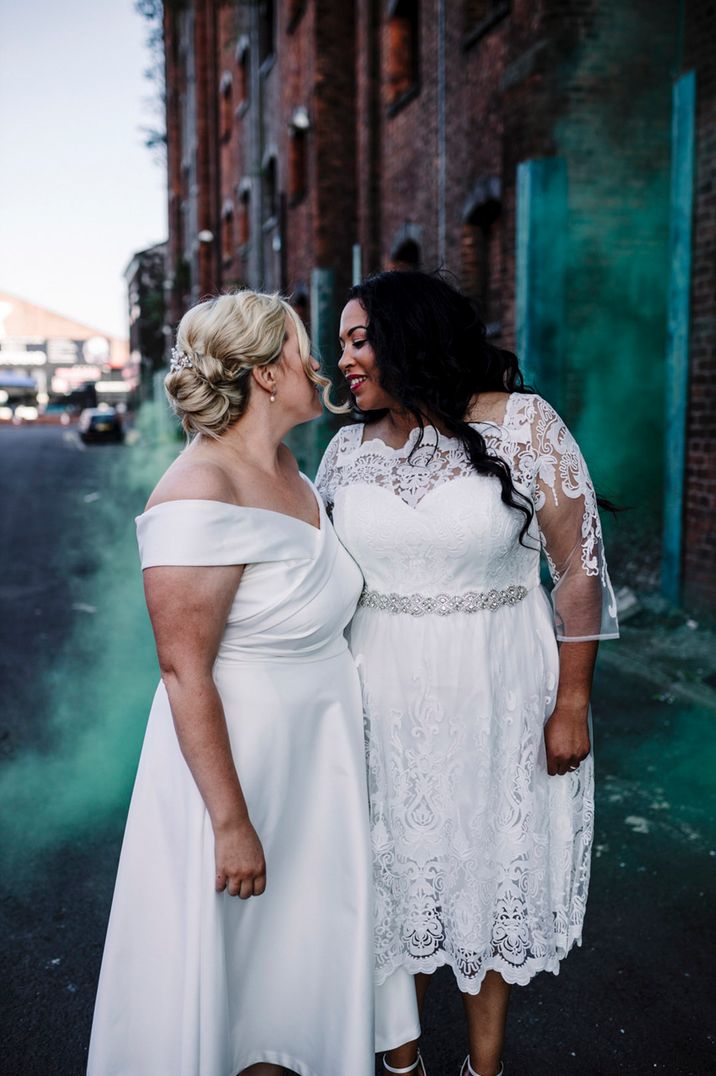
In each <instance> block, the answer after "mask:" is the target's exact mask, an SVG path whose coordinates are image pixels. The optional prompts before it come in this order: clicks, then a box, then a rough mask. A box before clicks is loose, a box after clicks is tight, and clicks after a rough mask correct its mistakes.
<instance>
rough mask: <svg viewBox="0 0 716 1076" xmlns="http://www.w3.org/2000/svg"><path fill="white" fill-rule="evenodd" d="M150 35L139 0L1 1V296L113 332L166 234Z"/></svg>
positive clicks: (122, 325) (123, 321)
mask: <svg viewBox="0 0 716 1076" xmlns="http://www.w3.org/2000/svg"><path fill="white" fill-rule="evenodd" d="M146 34H147V26H146V23H145V20H144V19H143V18H142V17H141V16H140V15H138V14H137V13H136V12H135V10H134V4H133V0H62V2H61V3H58V2H57V0H20V2H17V3H16V2H14V0H0V291H8V292H11V293H13V294H15V295H18V296H20V297H22V298H23V299H28V300H30V301H32V302H34V303H37V304H38V305H39V306H46V307H48V308H49V309H51V310H54V311H56V312H57V313H60V314H64V315H65V316H67V317H71V318H74V319H76V320H78V321H82V322H85V323H87V324H89V325H92V326H93V327H95V328H98V329H102V330H104V331H105V332H108V333H112V334H113V335H117V336H126V335H127V314H126V307H127V289H126V284H125V281H124V278H123V275H122V274H123V271H124V269H125V268H126V266H127V264H128V262H129V260H130V258H131V256H132V254H133V253H134V252H135V251H137V250H142V249H144V248H145V247H148V246H151V245H152V244H154V243H157V242H161V241H162V240H163V239H165V238H166V232H167V223H166V179H165V171H164V167H163V165H161V164H158V163H157V162H156V160H155V158H154V156H153V154H152V151H150V150H148V149H147V148H146V147H145V146H144V141H143V140H144V135H143V133H142V131H141V128H142V127H143V126H154V125H156V123H157V117H156V115H155V113H153V111H152V106H151V99H152V96H153V95H154V94H155V93H156V91H155V88H154V85H153V84H152V83H151V82H150V81H148V80H147V79H146V78H144V75H143V72H144V69H145V68H146V67H147V66H148V65H149V62H150V57H149V54H148V51H147V49H146V46H145V39H146Z"/></svg>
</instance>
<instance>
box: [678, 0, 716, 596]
mask: <svg viewBox="0 0 716 1076" xmlns="http://www.w3.org/2000/svg"><path fill="white" fill-rule="evenodd" d="M714 41H716V8H715V7H714V5H713V3H711V2H709V0H690V2H687V4H686V36H685V43H686V48H685V54H684V63H683V69H684V70H685V71H687V70H690V69H694V70H695V71H696V174H695V192H694V193H695V203H694V220H693V228H694V232H693V252H692V270H691V272H692V285H691V347H690V352H691V363H690V384H689V419H688V426H687V455H686V503H685V519H684V548H685V555H684V591H685V599H686V601H687V602H688V603H689V604H690V605H693V606H695V607H702V608H703V607H706V608H709V609H711V610H713V609H714V606H715V605H716V62H715V60H714Z"/></svg>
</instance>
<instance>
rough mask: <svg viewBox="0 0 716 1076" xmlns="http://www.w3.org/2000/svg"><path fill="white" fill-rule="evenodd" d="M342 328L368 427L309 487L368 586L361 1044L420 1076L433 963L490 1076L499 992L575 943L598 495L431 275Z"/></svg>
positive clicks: (411, 280)
mask: <svg viewBox="0 0 716 1076" xmlns="http://www.w3.org/2000/svg"><path fill="white" fill-rule="evenodd" d="M340 338H341V347H342V357H341V359H340V364H339V365H340V369H341V371H342V373H343V374H344V376H345V378H346V379H347V381H348V385H349V387H350V391H351V393H352V394H353V397H354V399H355V402H356V404H357V406H358V408H359V409H360V411H361V412H362V413H363V414H362V416H361V417H362V421H361V422H359V423H357V424H355V425H350V426H346V427H344V428H343V429H341V430H340V431H339V433H338V434H337V435H336V436H335V438H334V439H333V441H332V442H331V444H330V445H329V447H328V449H327V451H326V454H325V457H324V459H323V462H322V464H321V468H320V471H319V475H318V478H317V484H318V486H319V489H320V490H321V493H322V495H323V497H324V499H325V501H326V503H327V505H328V506H329V508H330V510H331V511H332V515H333V521H334V524H335V527H336V530H337V532H338V535H339V537H340V538H341V540H342V542H343V544H344V545H345V546H346V547H347V549H348V550H349V552H350V553H351V554H352V555H353V557H354V559H355V560H356V561H357V562H358V564H359V566H360V567H361V569H362V571H363V574H364V577H365V590H364V591H363V594H362V597H361V600H360V604H359V608H358V610H357V612H356V615H355V618H354V619H353V621H352V624H351V629H350V645H351V650H352V652H353V656H354V658H355V659H356V662H357V664H358V667H359V672H360V673H361V678H362V685H363V693H364V713H365V720H366V736H367V752H368V768H369V789H370V800H371V828H372V847H373V863H374V887H375V907H376V912H375V914H376V920H375V945H376V984H377V991H376V1002H377V1012H376V1025H377V1036H376V1047H377V1048H378V1049H380V1050H383V1051H386V1052H385V1055H384V1058H383V1065H384V1068H385V1070H386V1071H387V1072H399V1073H409V1072H415V1073H416V1076H423V1074H424V1072H425V1066H424V1063H423V1061H422V1058H421V1057H420V1054H419V1051H418V1039H419V1034H420V1025H419V1019H418V1009H419V1007H421V1006H422V1001H423V999H424V996H425V990H426V987H427V984H428V981H429V976H430V974H431V973H432V972H433V971H435V969H436V968H438V967H439V966H440V965H443V964H448V965H450V966H451V968H452V970H453V972H454V975H455V978H456V980H457V984H458V987H459V989H460V991H461V992H462V994H463V999H464V1007H465V1012H466V1017H467V1030H468V1041H469V1053H468V1056H467V1057H466V1058H465V1060H464V1062H463V1065H462V1068H461V1070H460V1072H461V1076H475V1074H479V1076H496V1074H498V1073H499V1072H501V1071H502V1063H501V1058H502V1050H503V1040H504V1029H505V1020H506V1015H507V1004H508V998H509V991H510V987H511V985H512V984H520V985H524V984H526V983H527V982H528V981H529V980H530V979H531V978H532V977H533V976H534V975H535V974H536V973H537V972H540V971H551V972H554V973H556V972H557V971H558V969H559V962H560V960H561V959H562V958H563V957H565V956H566V954H567V953H568V952H569V950H570V949H571V947H572V946H573V945H574V944H580V942H581V933H582V922H583V918H584V912H585V904H586V899H587V888H588V882H589V869H590V850H591V843H592V828H593V786H594V775H593V765H592V757H591V754H590V731H589V696H590V689H591V682H592V672H593V668H594V662H595V659H596V653H597V646H598V640H599V639H604V638H614V637H615V636H616V635H617V634H618V629H617V622H616V610H615V602H614V595H613V592H612V588H611V585H610V582H609V577H608V575H607V567H606V562H605V558H604V550H603V545H602V535H601V527H600V522H599V516H598V512H597V497H596V495H595V492H594V488H593V486H592V483H591V481H590V478H589V473H588V471H587V467H586V465H585V462H584V459H583V457H582V455H581V453H580V451H579V448H578V446H577V444H576V442H575V440H574V438H573V437H572V436H571V434H570V433H569V431H568V430H567V428H566V426H565V424H564V423H563V422H562V420H561V419H560V417H559V416H558V415H557V414H556V412H555V411H554V410H553V408H552V407H551V406H550V405H549V403H547V402H546V401H545V400H544V399H542V398H541V397H540V396H537V395H535V394H533V393H531V392H528V391H526V390H525V388H524V386H523V380H522V376H521V374H520V371H519V367H518V364H517V360H516V358H515V357H514V356H513V355H511V354H510V353H508V352H505V351H501V350H499V349H497V348H495V347H494V346H492V345H491V344H490V343H489V342H488V341H487V340H486V339H485V330H484V326H483V325H482V323H481V321H480V320H479V317H478V316H477V314H476V312H475V310H474V307H473V305H472V303H471V302H470V301H469V300H468V299H466V298H465V297H464V296H462V295H460V294H459V292H457V291H456V290H455V289H454V288H453V287H452V286H451V285H450V284H448V283H447V282H446V281H445V280H444V279H442V278H441V277H439V276H437V275H427V274H423V273H419V272H405V273H403V272H388V273H380V274H378V275H376V276H374V277H371V278H369V279H368V280H367V281H365V282H364V283H363V284H361V285H358V286H357V287H355V288H354V289H353V290H352V292H351V293H350V301H349V302H348V303H347V305H346V307H345V308H344V310H343V314H342V318H341V331H340ZM541 554H544V555H545V556H546V559H547V562H548V564H549V569H550V572H551V575H552V579H553V581H554V589H553V590H552V594H551V600H550V598H549V597H548V595H547V593H546V591H545V590H544V589H543V587H542V586H541V585H540V555H541ZM416 995H417V1005H416Z"/></svg>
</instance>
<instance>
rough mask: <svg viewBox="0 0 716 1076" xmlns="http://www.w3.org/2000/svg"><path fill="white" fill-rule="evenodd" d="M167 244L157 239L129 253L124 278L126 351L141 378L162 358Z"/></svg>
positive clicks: (148, 373) (151, 370) (157, 365)
mask: <svg viewBox="0 0 716 1076" xmlns="http://www.w3.org/2000/svg"><path fill="white" fill-rule="evenodd" d="M166 255H167V244H166V243H157V244H156V245H155V246H153V247H148V248H147V250H139V251H137V253H136V254H133V255H132V258H131V259H130V262H129V264H128V266H127V268H126V269H125V270H124V279H125V280H126V282H127V314H128V318H129V353H130V356H131V361H132V363H133V365H134V366H135V367H137V368H138V369H139V370H140V376H141V377H142V379H146V378H149V377H151V375H152V374H153V373H154V371H155V370H157V369H159V367H161V366H162V365H163V364H164V362H165V359H166V354H165V352H166V343H167V342H166V337H165V334H164V321H165V315H164V285H165V276H166Z"/></svg>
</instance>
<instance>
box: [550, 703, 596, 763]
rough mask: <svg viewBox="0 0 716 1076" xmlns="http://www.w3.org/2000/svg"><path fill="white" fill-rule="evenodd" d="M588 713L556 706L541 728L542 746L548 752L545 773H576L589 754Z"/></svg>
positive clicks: (580, 709)
mask: <svg viewBox="0 0 716 1076" xmlns="http://www.w3.org/2000/svg"><path fill="white" fill-rule="evenodd" d="M587 715H588V709H587V708H585V707H582V706H580V707H577V708H575V709H571V708H567V707H565V706H560V705H557V707H556V708H555V710H554V713H553V714H552V716H551V717H550V718H549V720H548V721H547V724H546V725H545V727H544V743H545V748H546V750H547V773H548V774H549V775H550V777H554V776H555V774H564V773H569V772H570V771H572V770H576V769H577V767H578V766H579V764H580V762H582V761H583V760H584V759H585V758H586V757H587V755H588V754H589V749H590V743H589V725H588V722H587Z"/></svg>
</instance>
